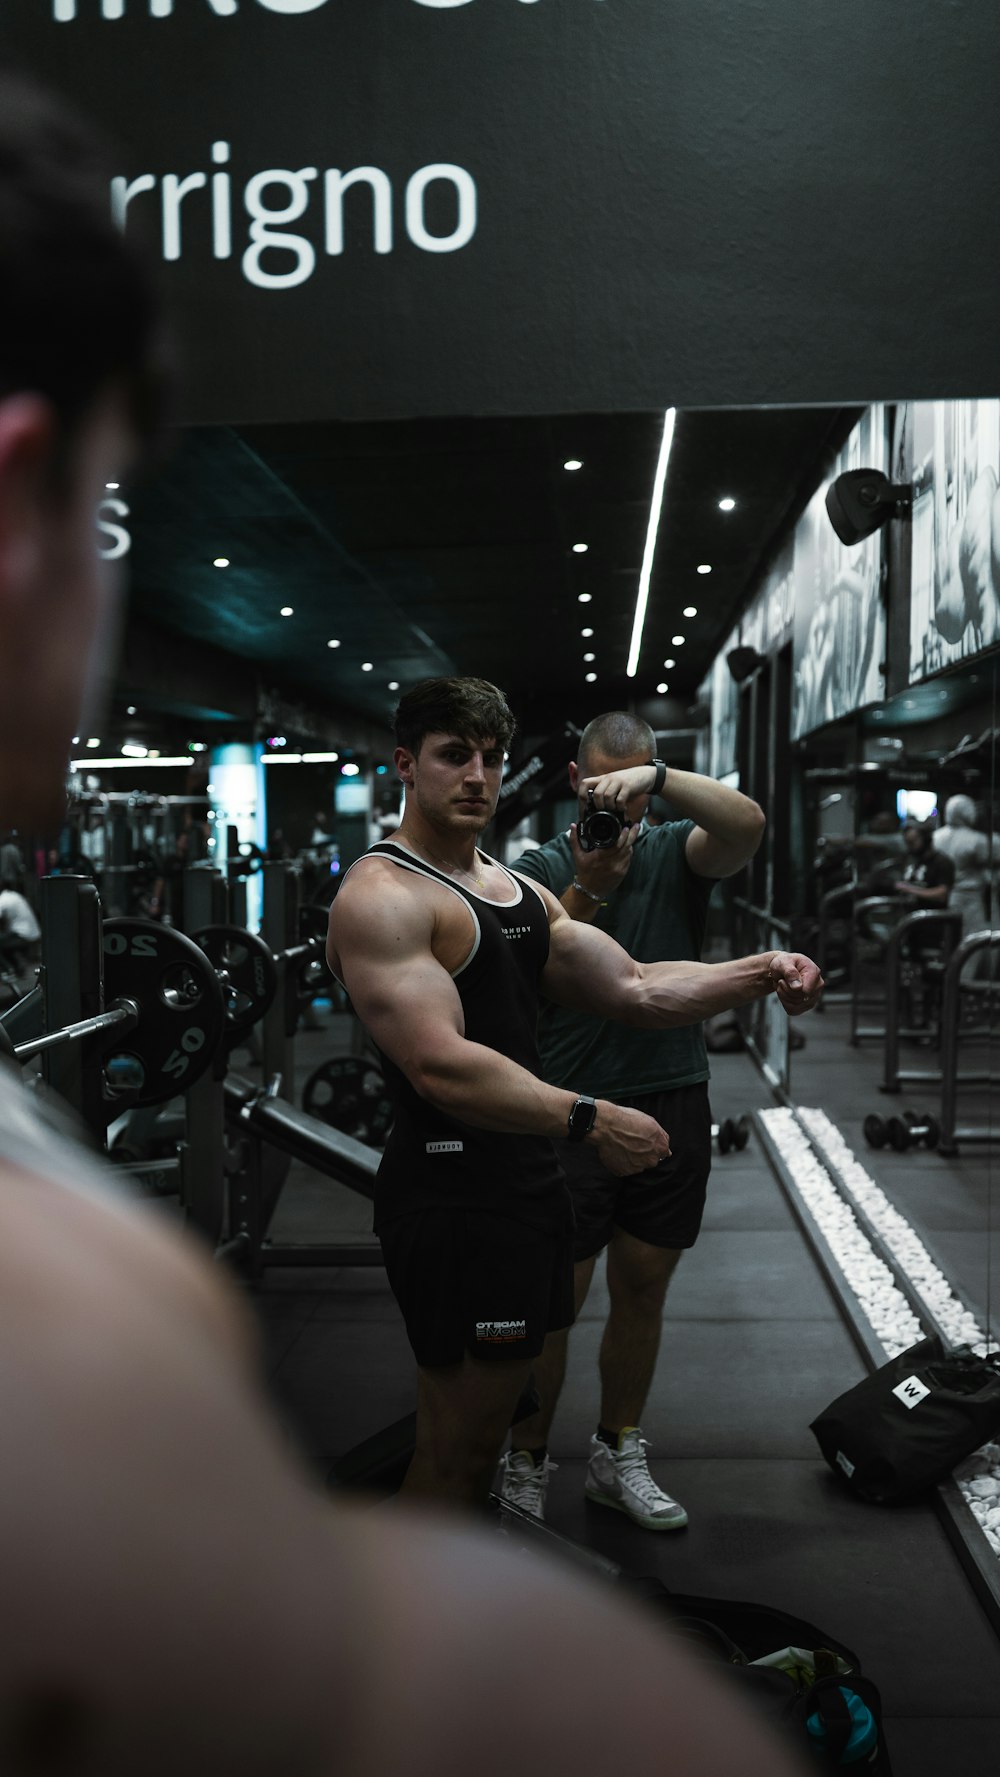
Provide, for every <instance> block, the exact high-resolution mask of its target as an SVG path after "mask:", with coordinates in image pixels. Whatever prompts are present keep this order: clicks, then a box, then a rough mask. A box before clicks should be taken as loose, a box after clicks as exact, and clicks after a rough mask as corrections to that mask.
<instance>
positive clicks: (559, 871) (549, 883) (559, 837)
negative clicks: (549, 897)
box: [508, 833, 573, 888]
mask: <svg viewBox="0 0 1000 1777" xmlns="http://www.w3.org/2000/svg"><path fill="white" fill-rule="evenodd" d="M508 868H509V869H511V870H513V871H515V873H516V874H517V875H518V876H527V877H529V878H530V879H531V880H532V881H533V882H541V883H543V884H544V885H545V887H546V888H552V887H553V885H554V883H555V882H556V881H558V880H560V879H561V878H562V877H564V876H565V874H566V871H567V869H568V870H569V872H570V875H572V873H573V852H572V848H571V846H570V843H569V839H568V837H567V835H566V834H565V833H556V834H555V836H554V837H553V838H552V839H547V840H546V841H545V843H544V845H533V846H531V848H530V849H529V850H528V851H525V852H522V853H521V856H520V857H519V858H516V859H515V860H514V862H513V863H512V864H510V865H509V866H508Z"/></svg>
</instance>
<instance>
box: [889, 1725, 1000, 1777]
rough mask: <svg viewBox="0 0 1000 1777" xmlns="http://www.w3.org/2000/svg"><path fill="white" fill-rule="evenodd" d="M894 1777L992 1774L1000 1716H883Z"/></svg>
mask: <svg viewBox="0 0 1000 1777" xmlns="http://www.w3.org/2000/svg"><path fill="white" fill-rule="evenodd" d="M883 1720H884V1726H885V1743H886V1746H887V1748H888V1751H889V1757H890V1758H891V1760H892V1768H893V1772H894V1777H942V1773H943V1772H946V1771H947V1772H951V1773H953V1774H954V1777H972V1773H973V1772H978V1771H981V1772H983V1774H984V1777H985V1774H986V1773H987V1772H990V1771H995V1770H996V1767H997V1759H998V1756H1000V1716H996V1715H993V1716H961V1717H958V1718H956V1717H954V1716H953V1715H951V1714H950V1713H949V1712H948V1711H947V1710H946V1711H945V1713H944V1714H943V1715H941V1716H891V1717H890V1716H884V1717H883Z"/></svg>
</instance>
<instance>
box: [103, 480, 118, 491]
mask: <svg viewBox="0 0 1000 1777" xmlns="http://www.w3.org/2000/svg"><path fill="white" fill-rule="evenodd" d="M104 485H105V487H106V488H107V489H108V492H109V493H114V491H115V489H116V487H118V486H120V483H119V482H117V481H106V482H105V483H104Z"/></svg>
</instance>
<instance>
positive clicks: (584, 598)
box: [576, 592, 591, 605]
mask: <svg viewBox="0 0 1000 1777" xmlns="http://www.w3.org/2000/svg"><path fill="white" fill-rule="evenodd" d="M590 600H591V594H590V593H589V592H578V593H577V595H576V602H577V604H578V605H589V603H590Z"/></svg>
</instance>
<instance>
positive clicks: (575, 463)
mask: <svg viewBox="0 0 1000 1777" xmlns="http://www.w3.org/2000/svg"><path fill="white" fill-rule="evenodd" d="M563 468H564V469H582V468H583V464H582V463H581V461H580V459H579V457H570V458H569V459H568V461H567V462H565V463H564V464H563Z"/></svg>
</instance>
